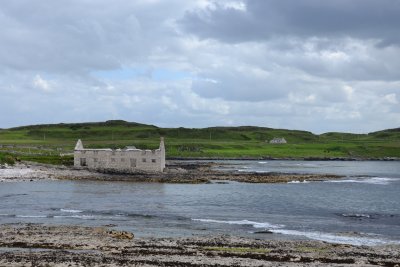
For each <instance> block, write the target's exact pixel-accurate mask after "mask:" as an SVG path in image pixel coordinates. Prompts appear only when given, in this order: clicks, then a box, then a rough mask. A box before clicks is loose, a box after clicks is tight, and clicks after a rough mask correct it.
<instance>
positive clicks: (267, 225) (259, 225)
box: [192, 219, 284, 229]
mask: <svg viewBox="0 0 400 267" xmlns="http://www.w3.org/2000/svg"><path fill="white" fill-rule="evenodd" d="M192 221H199V222H206V223H224V224H235V225H250V226H253V227H254V228H272V229H275V228H281V227H284V225H275V224H270V223H267V222H262V223H261V222H254V221H249V220H241V221H222V220H213V219H192Z"/></svg>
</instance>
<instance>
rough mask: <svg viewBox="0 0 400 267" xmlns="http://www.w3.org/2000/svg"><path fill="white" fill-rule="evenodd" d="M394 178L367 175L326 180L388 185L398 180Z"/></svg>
mask: <svg viewBox="0 0 400 267" xmlns="http://www.w3.org/2000/svg"><path fill="white" fill-rule="evenodd" d="M398 180H399V179H396V178H386V177H372V178H371V177H368V178H356V179H345V180H330V181H326V182H329V183H363V184H374V185H389V184H390V183H391V182H393V181H398Z"/></svg>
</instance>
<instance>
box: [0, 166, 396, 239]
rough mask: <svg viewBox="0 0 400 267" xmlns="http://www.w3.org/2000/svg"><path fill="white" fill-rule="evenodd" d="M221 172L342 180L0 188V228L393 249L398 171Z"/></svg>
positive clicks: (295, 169)
mask: <svg viewBox="0 0 400 267" xmlns="http://www.w3.org/2000/svg"><path fill="white" fill-rule="evenodd" d="M219 163H220V164H219V167H218V168H220V169H225V170H238V171H258V172H268V171H273V172H288V173H294V172H295V173H332V174H340V175H346V177H345V178H343V179H341V180H332V181H326V182H305V183H296V182H291V183H287V184H247V183H237V182H229V183H226V184H221V183H211V184H198V185H188V184H150V183H149V184H148V183H127V182H93V181H40V182H12V183H4V182H3V183H0V223H15V222H24V223H27V222H32V223H46V224H70V225H87V226H102V225H107V226H110V227H115V228H117V229H123V230H128V231H131V232H133V233H134V234H135V235H136V236H143V237H146V236H155V237H176V236H193V235H219V234H230V235H238V236H246V237H252V238H261V239H314V240H322V241H328V242H334V243H348V244H355V245H380V244H391V243H394V244H400V162H378V161H376V162H375V161H370V162H342V161H340V162H337V161H333V162H332V161H329V162H327V161H324V162H316V161H315V162H314V161H234V162H224V161H221V162H219ZM227 163H228V165H227ZM266 231H267V232H269V233H266Z"/></svg>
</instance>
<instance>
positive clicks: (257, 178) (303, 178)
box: [0, 160, 344, 184]
mask: <svg viewBox="0 0 400 267" xmlns="http://www.w3.org/2000/svg"><path fill="white" fill-rule="evenodd" d="M218 166H221V164H220V163H213V162H195V163H191V162H188V161H182V160H178V161H171V160H170V161H169V162H168V164H167V167H166V170H165V171H164V172H163V173H156V172H144V171H138V172H135V173H118V172H115V171H112V172H111V171H105V172H99V171H95V170H89V169H82V168H75V167H66V166H56V165H46V164H39V163H34V162H23V163H18V164H16V165H14V166H8V167H3V168H0V182H20V181H43V180H82V181H125V182H149V183H184V184H200V183H212V182H213V181H220V182H221V183H223V182H228V181H235V182H243V183H289V182H310V181H327V180H336V179H341V178H344V176H340V175H333V174H299V173H278V172H263V173H260V172H239V171H233V170H216V169H215V167H218Z"/></svg>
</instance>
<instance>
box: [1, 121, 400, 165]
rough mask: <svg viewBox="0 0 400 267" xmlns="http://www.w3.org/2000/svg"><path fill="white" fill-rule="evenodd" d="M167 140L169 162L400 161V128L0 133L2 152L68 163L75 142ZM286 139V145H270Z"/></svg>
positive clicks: (63, 128) (98, 128)
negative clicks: (364, 130)
mask: <svg viewBox="0 0 400 267" xmlns="http://www.w3.org/2000/svg"><path fill="white" fill-rule="evenodd" d="M160 136H164V137H165V138H166V148H167V157H201V158H203V157H213V158H271V157H273V158H312V157H318V158H334V157H341V158H383V157H400V149H399V148H400V128H397V129H388V130H383V131H378V132H373V133H368V134H351V133H337V132H330V133H324V134H321V135H316V134H313V133H311V132H307V131H298V130H287V129H272V128H266V127H255V126H240V127H209V128H201V129H198V128H182V127H180V128H160V127H157V126H154V125H146V124H140V123H135V122H126V121H122V120H112V121H106V122H89V123H60V124H43V125H30V126H21V127H15V128H10V129H2V130H0V146H1V148H0V149H1V150H0V153H2V154H6V153H9V154H12V155H14V156H18V157H20V158H22V159H27V160H36V161H42V162H51V163H68V162H69V163H70V157H68V156H65V157H60V156H59V155H60V154H62V155H63V154H67V153H71V152H72V150H73V147H74V145H75V143H76V141H77V139H79V138H80V139H82V141H83V142H84V145H85V146H87V147H92V148H101V147H112V148H118V147H119V148H123V147H125V146H126V145H135V146H137V147H139V148H143V149H145V148H146V149H153V148H156V147H157V146H158V143H159V137H160ZM274 137H284V138H285V139H286V140H287V141H288V144H274V145H273V144H269V143H268V140H271V139H273V138H274Z"/></svg>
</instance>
